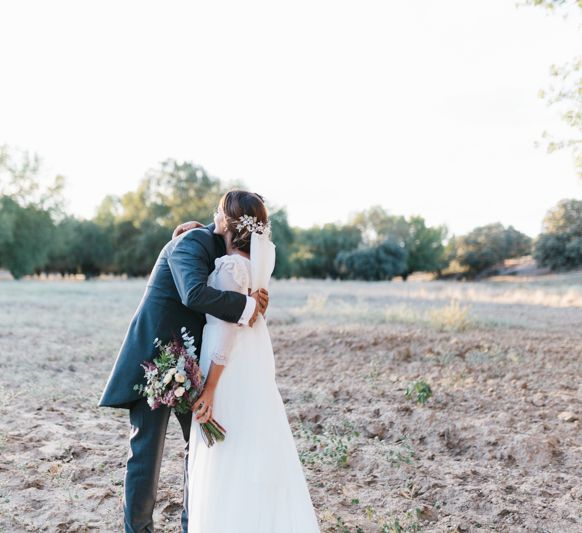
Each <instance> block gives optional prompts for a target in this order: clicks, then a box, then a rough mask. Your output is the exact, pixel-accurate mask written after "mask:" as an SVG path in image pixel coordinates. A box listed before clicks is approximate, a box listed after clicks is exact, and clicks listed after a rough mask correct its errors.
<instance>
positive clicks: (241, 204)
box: [220, 189, 269, 254]
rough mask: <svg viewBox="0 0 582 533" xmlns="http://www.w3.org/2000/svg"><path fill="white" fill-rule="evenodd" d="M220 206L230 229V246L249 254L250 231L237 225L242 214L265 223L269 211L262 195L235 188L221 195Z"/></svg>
mask: <svg viewBox="0 0 582 533" xmlns="http://www.w3.org/2000/svg"><path fill="white" fill-rule="evenodd" d="M220 206H221V207H222V210H223V211H224V215H225V218H226V225H227V228H228V229H229V230H230V231H232V247H233V248H236V249H237V250H241V251H242V252H246V253H247V254H250V253H251V232H250V231H249V230H248V228H247V227H246V226H245V227H243V228H242V229H240V230H239V229H237V226H238V224H239V223H240V220H239V218H240V217H242V216H243V215H248V216H251V217H256V218H257V222H262V223H263V224H266V223H267V221H268V218H269V213H268V211H267V207H266V206H265V202H264V200H263V197H262V196H261V195H260V194H257V193H254V192H249V191H243V190H242V189H235V190H232V191H228V192H227V193H226V194H224V195H223V196H222V198H221V199H220Z"/></svg>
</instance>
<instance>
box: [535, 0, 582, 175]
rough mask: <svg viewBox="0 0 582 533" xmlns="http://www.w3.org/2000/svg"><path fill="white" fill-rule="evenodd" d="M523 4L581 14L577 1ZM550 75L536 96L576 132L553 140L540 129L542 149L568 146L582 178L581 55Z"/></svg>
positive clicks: (546, 0)
mask: <svg viewBox="0 0 582 533" xmlns="http://www.w3.org/2000/svg"><path fill="white" fill-rule="evenodd" d="M525 4H526V5H533V6H542V7H545V8H547V9H549V10H552V11H557V10H558V9H561V10H562V11H563V12H564V13H565V14H566V16H568V15H569V14H574V13H576V14H581V13H582V1H581V0H575V1H574V2H571V1H566V0H525ZM580 27H581V26H579V28H580ZM550 76H551V79H552V83H550V86H549V87H548V88H547V89H546V90H541V91H540V92H539V96H540V97H541V98H543V99H545V100H546V102H547V104H548V105H550V106H556V107H557V108H558V109H560V114H561V116H562V119H563V120H564V122H566V124H568V125H569V126H571V127H572V128H573V129H574V130H575V131H576V134H575V137H574V138H571V139H559V140H554V139H552V138H551V136H550V134H549V133H548V132H547V131H544V132H543V134H542V138H544V139H546V149H547V151H548V152H549V153H551V152H553V151H555V150H561V149H564V148H569V149H571V150H572V155H573V157H574V165H575V167H576V170H577V173H578V176H579V177H580V178H582V56H575V57H573V58H572V59H571V60H570V61H568V62H567V63H565V64H563V65H552V66H551V67H550ZM538 145H539V143H538Z"/></svg>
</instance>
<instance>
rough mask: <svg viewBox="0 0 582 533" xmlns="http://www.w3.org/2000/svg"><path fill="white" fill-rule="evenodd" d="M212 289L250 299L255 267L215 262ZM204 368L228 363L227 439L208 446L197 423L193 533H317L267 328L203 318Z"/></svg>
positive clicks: (221, 405) (222, 385) (222, 407)
mask: <svg viewBox="0 0 582 533" xmlns="http://www.w3.org/2000/svg"><path fill="white" fill-rule="evenodd" d="M215 265H216V267H215V269H214V271H213V272H212V274H211V275H210V277H209V278H208V285H210V286H212V287H215V288H216V289H220V290H236V291H238V292H240V293H242V294H247V289H248V288H249V286H250V283H251V261H250V260H249V259H247V258H246V257H244V256H242V255H238V254H233V255H225V256H222V257H219V258H218V259H216V261H215ZM206 319H207V323H206V325H205V326H204V332H203V337H202V349H201V354H200V368H201V369H202V373H203V374H204V375H205V376H206V375H208V370H209V368H210V363H211V361H212V360H214V361H215V362H216V363H219V364H225V368H224V370H223V372H222V375H221V377H220V380H219V382H218V385H217V387H216V392H215V395H214V407H213V416H214V418H215V419H216V420H217V421H218V422H219V423H220V424H221V425H222V426H223V427H224V428H225V429H226V431H227V434H226V439H225V440H224V441H223V442H217V443H215V444H214V446H212V447H210V448H208V447H207V446H206V444H205V442H204V439H203V438H202V436H201V433H200V424H199V423H198V422H196V419H195V417H193V419H192V428H191V432H190V453H189V463H188V473H189V487H188V492H189V497H188V517H189V518H188V533H319V526H318V523H317V518H316V515H315V511H314V509H313V505H312V501H311V497H310V495H309V490H308V487H307V482H306V479H305V476H304V473H303V469H302V465H301V462H300V460H299V457H298V454H297V449H296V447H295V442H294V440H293V435H292V433H291V428H290V427H289V422H288V420H287V415H286V412H285V407H284V405H283V400H282V398H281V395H280V393H279V389H278V388H277V384H276V382H275V361H274V356H273V348H272V345H271V338H270V336H269V330H268V329H267V324H266V322H265V320H264V318H263V317H262V315H259V318H258V319H257V321H256V322H255V324H254V325H253V327H252V328H251V327H248V326H244V327H243V326H238V325H236V324H231V323H228V322H224V321H222V320H219V319H217V318H215V317H213V316H210V315H206Z"/></svg>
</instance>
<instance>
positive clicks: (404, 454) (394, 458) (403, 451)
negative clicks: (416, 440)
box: [387, 435, 416, 468]
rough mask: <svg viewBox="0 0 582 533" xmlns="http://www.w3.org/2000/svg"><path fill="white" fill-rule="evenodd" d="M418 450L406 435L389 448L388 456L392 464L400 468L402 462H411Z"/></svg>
mask: <svg viewBox="0 0 582 533" xmlns="http://www.w3.org/2000/svg"><path fill="white" fill-rule="evenodd" d="M415 454H416V452H415V451H414V448H413V447H412V445H411V444H410V440H409V439H408V437H407V436H406V435H402V437H400V438H399V439H397V440H396V444H395V445H393V446H390V447H389V448H388V452H387V456H388V461H389V462H390V465H391V466H394V467H396V468H400V467H401V466H402V464H407V465H409V464H411V463H412V460H413V459H414V456H415Z"/></svg>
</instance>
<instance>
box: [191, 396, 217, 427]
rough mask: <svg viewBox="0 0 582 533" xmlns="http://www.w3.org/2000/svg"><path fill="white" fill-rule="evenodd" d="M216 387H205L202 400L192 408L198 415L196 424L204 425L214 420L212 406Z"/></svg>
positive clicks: (199, 399) (198, 400) (197, 401)
mask: <svg viewBox="0 0 582 533" xmlns="http://www.w3.org/2000/svg"><path fill="white" fill-rule="evenodd" d="M214 390H215V389H214V387H204V390H203V391H202V394H201V395H200V398H198V399H197V400H196V402H195V403H194V405H193V406H192V411H193V412H194V413H195V415H196V422H199V423H200V424H204V423H206V422H208V421H209V420H210V419H211V418H212V406H213V404H214Z"/></svg>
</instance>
